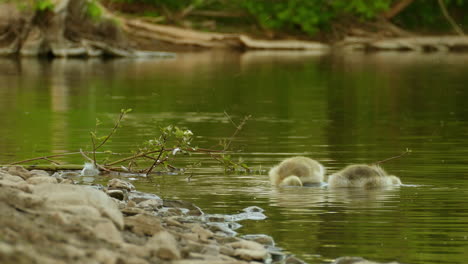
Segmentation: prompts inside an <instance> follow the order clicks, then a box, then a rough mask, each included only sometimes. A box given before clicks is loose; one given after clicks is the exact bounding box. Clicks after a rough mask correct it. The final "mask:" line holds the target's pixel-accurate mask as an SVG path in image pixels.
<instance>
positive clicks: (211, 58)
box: [0, 51, 468, 263]
mask: <svg viewBox="0 0 468 264" xmlns="http://www.w3.org/2000/svg"><path fill="white" fill-rule="evenodd" d="M467 60H468V55H463V54H451V55H446V54H426V55H419V54H412V53H402V54H399V53H378V54H371V55H360V54H334V55H330V56H325V55H323V56H321V55H318V54H313V53H297V52H280V53H276V54H275V53H268V52H263V51H258V52H249V53H244V54H237V53H222V52H211V53H210V52H208V53H196V54H181V55H180V56H179V57H178V58H176V59H171V60H162V61H161V60H128V59H118V60H106V61H101V60H73V59H68V60H52V61H47V60H36V59H24V60H13V59H1V60H0V68H1V71H0V123H1V124H2V125H1V126H0V160H1V163H8V162H12V161H17V160H22V159H27V158H31V157H37V156H43V155H48V154H59V153H66V152H71V151H77V150H79V149H80V148H82V149H84V150H89V149H90V146H91V143H90V134H89V132H90V131H91V130H93V129H94V126H95V120H96V118H98V119H99V120H100V121H101V122H102V124H101V125H100V126H99V127H98V132H99V133H100V135H104V134H106V133H107V131H109V130H110V129H111V127H112V126H113V120H115V118H116V117H117V115H118V113H119V112H120V109H122V108H132V109H133V112H132V113H131V114H130V115H129V116H128V118H126V120H125V121H124V123H123V127H122V128H120V129H119V130H118V131H117V133H116V134H115V136H114V137H113V139H112V141H111V142H109V143H108V144H107V145H106V147H105V148H103V150H106V149H109V150H112V151H114V152H120V153H127V154H128V153H129V152H130V151H131V150H132V149H133V148H135V147H137V146H139V145H140V143H141V142H143V141H145V140H148V139H151V138H154V137H156V136H157V135H158V127H159V126H163V125H168V124H175V125H177V126H179V127H183V128H188V129H190V130H192V131H193V132H194V134H195V136H196V137H195V139H194V143H193V144H194V145H196V146H199V147H206V148H215V149H216V148H220V147H219V146H217V144H218V143H219V141H220V140H221V139H223V138H228V137H230V136H231V134H232V133H233V132H234V131H235V128H234V126H233V124H232V123H231V122H230V121H229V120H228V119H227V118H226V115H225V114H224V112H226V113H228V114H229V115H230V116H231V118H232V119H233V120H234V122H237V123H239V122H240V120H242V118H243V117H244V116H246V115H252V118H251V119H250V120H249V121H248V123H247V125H246V126H245V127H244V128H243V129H242V131H241V132H240V134H239V135H238V137H236V138H235V140H234V141H233V143H232V147H233V149H234V150H235V152H234V153H233V154H232V155H233V158H234V159H235V160H237V158H238V157H242V158H243V159H244V160H245V162H246V163H247V164H248V165H249V166H251V167H252V168H253V169H254V172H253V173H224V172H223V169H222V166H220V165H219V164H218V163H217V162H216V161H214V160H213V159H211V158H210V157H209V156H207V155H202V154H195V155H193V156H191V157H186V156H180V157H178V160H176V162H175V165H177V166H185V165H187V164H189V163H193V162H201V166H200V167H198V168H194V169H192V170H191V172H190V173H186V174H183V175H167V174H162V175H155V176H153V177H150V178H143V177H134V179H132V180H133V181H134V183H135V185H136V186H137V188H138V189H139V190H141V191H146V192H152V193H156V194H158V195H161V196H163V197H165V198H171V199H184V200H187V201H191V202H194V203H196V204H197V205H199V206H200V207H201V208H203V209H204V211H205V212H207V213H212V214H216V213H224V214H235V213H240V212H241V211H242V209H243V208H245V207H248V206H259V207H261V208H263V209H265V212H264V213H265V214H266V215H267V216H268V218H267V219H266V220H262V221H253V220H247V221H243V222H242V224H243V227H242V228H241V229H239V230H238V231H239V232H241V233H243V234H248V233H264V234H268V235H271V236H273V237H274V238H275V240H276V242H277V245H278V246H279V247H282V248H284V249H285V250H287V251H288V252H290V253H292V254H295V255H296V256H298V257H300V258H302V259H304V260H306V261H307V262H309V263H328V262H330V261H331V260H333V259H335V258H337V257H340V256H345V255H348V256H349V255H351V256H362V257H365V258H369V259H373V260H376V261H400V262H403V263H464V262H465V260H466V259H467V258H468V253H467V252H468V210H467V208H468V200H467V199H466V197H467V194H468V181H467V176H468V175H467V169H468V165H467V162H466V157H467V156H468V155H467V154H468V141H467V138H468V137H467V136H468V124H467V121H468V120H467V119H468V107H466V102H467V101H468V90H467V89H465V84H466V83H467V82H468V75H467V74H466V66H465V65H466V61H467ZM407 148H408V149H410V150H411V151H412V153H411V154H409V155H406V156H404V157H402V158H400V159H397V160H393V161H390V162H388V163H384V168H385V169H386V170H387V171H388V172H390V173H392V174H395V175H398V176H399V177H400V178H401V179H402V181H403V183H405V185H404V186H402V187H399V188H393V189H386V190H373V191H359V190H339V191H336V190H328V189H326V188H324V189H320V188H284V189H276V188H272V187H271V186H270V183H269V181H268V177H267V176H266V173H267V170H268V169H269V168H270V167H271V166H273V165H274V164H276V163H277V162H279V161H281V160H282V159H284V158H286V157H290V156H294V155H306V156H309V157H313V158H315V159H317V160H319V161H320V162H322V163H323V164H324V165H325V166H326V167H327V170H328V172H329V173H332V172H334V171H336V170H339V169H340V168H342V167H344V166H346V165H348V164H351V163H372V162H375V161H379V160H383V159H386V158H388V157H392V156H395V155H398V154H400V153H402V152H403V151H405V150H406V149H407ZM59 160H60V161H62V162H67V163H78V164H81V163H84V159H83V158H82V157H81V156H79V155H74V156H73V155H72V156H67V157H65V158H62V159H59ZM189 176H190V177H189ZM88 180H89V179H88ZM106 180H107V178H97V179H95V182H98V183H105V182H106Z"/></svg>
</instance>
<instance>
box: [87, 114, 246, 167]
mask: <svg viewBox="0 0 468 264" xmlns="http://www.w3.org/2000/svg"><path fill="white" fill-rule="evenodd" d="M131 111H132V109H122V110H121V112H120V115H119V117H118V118H117V120H116V122H115V124H114V127H113V128H112V129H111V131H110V132H109V133H108V134H107V135H104V136H98V133H97V128H98V126H99V125H101V121H100V120H99V119H96V127H95V129H94V131H91V132H90V135H91V143H92V150H91V154H92V157H87V159H88V160H92V161H93V163H94V164H95V165H96V166H97V167H99V168H101V169H103V170H115V169H116V168H115V167H112V166H115V165H117V164H125V163H126V166H124V165H121V167H120V168H118V169H124V170H125V171H127V172H136V173H145V174H146V175H148V174H150V173H151V172H152V171H153V170H154V169H155V168H156V167H158V166H162V167H164V168H166V170H168V171H173V170H176V168H175V167H173V166H172V165H171V164H170V163H171V162H172V161H173V160H174V159H175V158H176V156H177V155H181V154H182V155H191V154H192V153H193V152H201V153H206V154H209V155H210V156H211V157H212V158H213V159H214V160H217V161H218V162H220V163H221V164H222V165H223V166H224V169H225V170H236V171H238V170H240V169H242V170H243V171H246V170H249V168H248V167H247V165H245V164H244V163H243V161H242V160H241V159H239V162H234V161H232V160H231V157H230V156H229V155H227V154H225V152H226V150H227V148H228V147H229V145H230V143H231V141H232V139H233V137H234V136H235V135H236V134H237V133H238V132H239V131H240V129H241V128H242V127H243V126H244V124H245V122H246V120H247V119H248V118H244V120H243V121H242V122H241V124H240V125H239V126H237V125H236V128H237V130H236V132H235V133H234V134H233V135H232V136H231V138H230V140H229V141H228V142H226V145H225V148H224V149H223V150H209V149H199V148H197V147H192V145H191V143H192V139H193V137H194V136H193V133H192V131H190V130H188V129H182V128H179V127H177V126H173V125H169V126H164V127H160V128H159V135H158V136H157V137H155V138H153V139H150V140H147V141H146V142H144V143H143V144H142V146H141V147H138V148H137V149H135V150H134V151H132V155H131V156H128V157H125V158H122V159H119V160H114V161H111V160H110V159H109V156H110V155H115V154H118V153H113V152H111V151H104V152H100V154H107V155H108V157H106V158H105V159H104V160H103V161H101V162H98V161H97V159H96V154H97V153H98V152H97V150H98V149H99V148H101V147H102V146H103V145H104V144H106V143H107V142H109V141H110V138H111V137H112V136H113V135H114V134H115V132H116V131H117V129H118V128H120V127H121V123H122V121H123V119H124V117H125V116H126V115H127V114H128V113H130V112H131ZM80 152H81V151H80ZM81 153H82V155H86V154H85V153H83V152H81ZM213 153H214V154H213ZM148 162H151V165H150V166H149V167H145V168H143V169H142V168H141V167H139V165H141V164H143V165H144V166H148ZM194 167H196V165H194V164H192V165H189V166H188V167H187V168H194ZM135 168H136V169H135ZM182 171H183V170H182Z"/></svg>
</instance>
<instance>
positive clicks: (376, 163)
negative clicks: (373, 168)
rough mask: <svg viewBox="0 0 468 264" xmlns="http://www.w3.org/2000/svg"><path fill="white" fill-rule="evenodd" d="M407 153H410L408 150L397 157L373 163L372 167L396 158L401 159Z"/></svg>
mask: <svg viewBox="0 0 468 264" xmlns="http://www.w3.org/2000/svg"><path fill="white" fill-rule="evenodd" d="M408 153H411V150H410V149H408V148H407V149H406V151H405V152H403V153H401V154H400V155H397V156H393V157H390V158H387V159H384V160H381V161H377V162H375V163H373V164H374V165H379V164H381V163H384V162H387V161H390V160H394V159H398V158H401V157H403V156H405V155H406V154H408Z"/></svg>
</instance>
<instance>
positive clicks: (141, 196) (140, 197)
mask: <svg viewBox="0 0 468 264" xmlns="http://www.w3.org/2000/svg"><path fill="white" fill-rule="evenodd" d="M128 199H129V200H131V201H134V202H135V203H137V204H138V203H140V202H143V201H146V200H158V201H162V199H161V198H160V197H159V196H157V195H155V194H152V193H144V192H138V191H132V192H130V193H129V194H128Z"/></svg>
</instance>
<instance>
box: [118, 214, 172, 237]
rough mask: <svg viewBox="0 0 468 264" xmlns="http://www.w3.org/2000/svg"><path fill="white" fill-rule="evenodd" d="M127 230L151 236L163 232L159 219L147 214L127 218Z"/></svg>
mask: <svg viewBox="0 0 468 264" xmlns="http://www.w3.org/2000/svg"><path fill="white" fill-rule="evenodd" d="M125 228H127V229H129V230H131V231H132V232H134V233H136V234H139V235H150V236H151V235H154V234H156V233H158V232H160V231H161V230H163V228H162V226H161V222H160V221H159V219H158V218H156V217H155V216H152V215H147V214H138V215H135V216H129V217H125Z"/></svg>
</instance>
